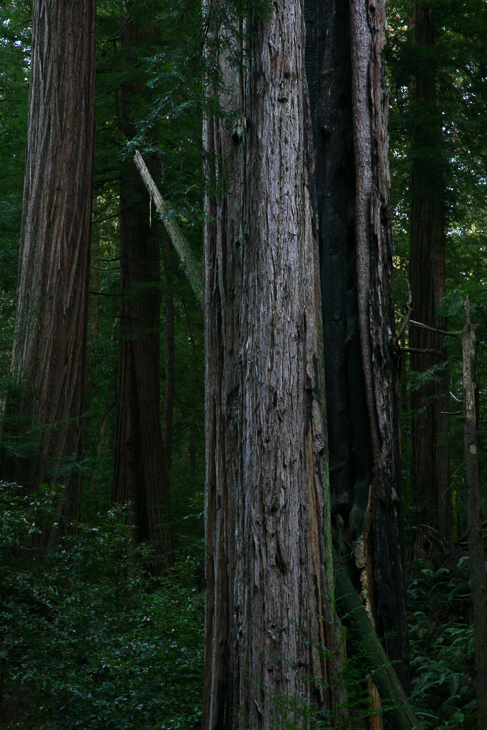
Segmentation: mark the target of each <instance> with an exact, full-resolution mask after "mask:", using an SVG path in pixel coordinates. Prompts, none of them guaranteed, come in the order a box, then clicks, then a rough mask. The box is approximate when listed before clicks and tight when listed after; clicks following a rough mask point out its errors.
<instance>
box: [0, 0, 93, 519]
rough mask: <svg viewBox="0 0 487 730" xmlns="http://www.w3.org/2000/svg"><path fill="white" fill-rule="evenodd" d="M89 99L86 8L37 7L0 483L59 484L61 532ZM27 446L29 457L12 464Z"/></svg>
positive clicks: (70, 452)
mask: <svg viewBox="0 0 487 730" xmlns="http://www.w3.org/2000/svg"><path fill="white" fill-rule="evenodd" d="M94 91H95V0H82V1H80V2H77V3H73V2H68V1H67V0H59V2H56V3H52V2H46V0H35V1H34V5H33V13H32V63H31V86H30V100H29V130H28V142H27V159H26V174H25V187H24V209H23V220H22V233H21V243H20V266H19V283H18V295H17V319H16V328H15V343H14V348H13V355H12V375H13V379H14V383H15V388H16V392H15V393H12V394H11V396H10V397H9V403H8V407H7V416H6V420H5V423H4V431H3V440H4V445H5V449H4V452H3V454H2V458H1V467H0V471H1V476H2V478H3V479H8V480H13V481H16V482H18V483H19V484H24V485H28V486H30V487H37V486H38V485H39V484H42V483H47V484H50V485H55V484H64V485H65V487H66V494H65V504H64V518H65V520H67V521H72V520H76V519H77V518H78V517H79V509H80V498H81V480H80V475H79V470H77V469H76V468H74V466H75V462H79V460H80V459H81V458H82V449H83V414H84V410H85V399H86V339H87V309H88V272H89V251H90V234H91V209H92V168H93V138H94ZM15 442H16V443H17V445H18V446H20V448H19V449H17V453H16V443H15ZM26 444H28V445H29V446H32V449H33V450H32V452H31V453H28V454H27V453H26V452H25V451H24V453H22V448H25V446H26ZM64 527H66V524H65V525H64ZM64 527H61V529H64Z"/></svg>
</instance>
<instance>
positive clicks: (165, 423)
mask: <svg viewBox="0 0 487 730" xmlns="http://www.w3.org/2000/svg"><path fill="white" fill-rule="evenodd" d="M162 252H163V257H164V276H165V284H166V289H165V293H164V310H165V348H164V352H165V359H166V386H165V389H164V414H163V419H162V441H163V444H164V454H165V460H166V469H167V470H168V471H169V470H170V469H171V464H172V434H173V421H174V367H175V359H176V340H175V334H174V297H173V293H172V286H173V276H172V264H171V244H170V241H169V236H168V235H167V233H166V232H164V234H163V237H162Z"/></svg>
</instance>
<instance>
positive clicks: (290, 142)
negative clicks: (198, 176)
mask: <svg viewBox="0 0 487 730" xmlns="http://www.w3.org/2000/svg"><path fill="white" fill-rule="evenodd" d="M243 30H244V33H245V35H246V37H247V39H248V41H247V43H248V48H247V49H246V51H247V54H246V57H245V69H244V68H243V63H242V55H241V53H239V50H238V44H237V41H235V43H234V42H233V40H232V39H231V38H230V39H229V43H230V49H229V50H228V51H227V53H226V54H225V55H223V56H220V59H219V61H220V68H221V71H222V74H223V76H224V88H225V92H224V93H221V94H220V102H221V104H222V107H223V112H224V113H229V114H231V113H237V114H238V118H237V120H236V123H235V125H234V126H233V128H232V126H231V125H229V124H228V123H227V122H226V121H225V117H224V116H223V115H222V117H211V118H208V119H207V120H206V121H205V126H204V140H205V147H206V152H207V159H208V160H209V161H211V163H214V167H213V168H212V169H211V171H210V173H211V179H210V180H209V185H210V189H211V190H215V189H217V191H218V192H217V193H216V194H213V195H210V194H208V196H207V198H206V212H207V214H208V215H207V222H206V224H205V234H204V251H205V292H206V295H205V349H206V504H205V514H206V541H207V556H206V578H207V604H206V659H205V703H204V727H205V728H206V730H209V729H210V728H211V730H214V729H215V728H218V730H224V729H225V728H238V727H241V726H242V723H245V725H246V726H256V727H259V728H261V729H262V730H270V729H271V728H276V727H280V726H284V724H285V720H287V721H289V722H293V721H294V722H296V723H298V725H299V726H301V725H303V726H304V725H305V724H306V722H305V720H304V719H303V718H302V717H301V718H300V717H299V711H298V710H296V709H293V708H292V707H291V708H290V709H289V711H288V712H286V710H285V709H283V708H282V703H280V702H279V698H282V697H285V698H302V700H303V702H308V701H314V700H316V703H317V707H323V706H324V705H325V704H326V700H325V697H324V689H323V684H322V681H323V680H324V679H325V676H326V666H325V662H324V658H323V656H322V655H320V653H319V651H318V650H317V648H316V647H323V646H324V643H325V630H326V628H325V627H326V622H323V621H322V618H321V617H325V618H328V619H329V620H331V613H330V607H329V604H328V601H327V596H328V594H329V590H330V587H329V586H328V585H327V583H326V574H325V570H324V566H325V562H326V561H327V560H330V559H331V555H328V556H327V555H325V551H324V538H323V531H324V526H323V514H324V513H323V491H324V487H323V465H322V460H323V456H324V446H325V440H324V433H323V424H322V416H321V409H322V404H321V396H320V392H319V361H320V353H319V349H318V348H319V343H318V335H317V332H318V320H319V317H320V312H319V309H320V299H319V296H320V295H319V279H318V271H317V270H316V257H315V251H314V247H315V234H314V227H313V220H314V216H313V211H312V203H311V200H310V192H309V191H310V186H311V180H310V174H309V168H308V160H309V158H308V155H307V143H308V140H307V137H306V135H307V132H306V126H307V125H306V116H307V113H308V112H307V93H306V83H305V69H304V46H305V38H304V19H303V15H302V7H301V3H300V2H281V3H275V4H274V8H273V9H272V10H271V11H269V15H268V16H267V17H266V19H265V20H263V21H262V22H261V23H259V24H258V25H253V24H251V23H245V27H244V29H243ZM228 35H229V32H228ZM228 35H227V39H228ZM223 40H224V32H223V31H220V42H223ZM233 51H235V53H236V56H237V59H238V58H239V56H240V59H239V63H237V64H236V63H231V62H229V61H230V60H231V59H230V58H229V56H230V54H231V53H232V52H233ZM225 116H226V115H225ZM226 118H227V119H228V116H226ZM328 626H329V627H330V626H331V624H328ZM329 638H330V641H331V638H332V637H329ZM326 640H327V641H328V638H327V639H326ZM310 676H313V677H314V678H315V682H312V681H310ZM280 706H281V710H280V709H279V707H280Z"/></svg>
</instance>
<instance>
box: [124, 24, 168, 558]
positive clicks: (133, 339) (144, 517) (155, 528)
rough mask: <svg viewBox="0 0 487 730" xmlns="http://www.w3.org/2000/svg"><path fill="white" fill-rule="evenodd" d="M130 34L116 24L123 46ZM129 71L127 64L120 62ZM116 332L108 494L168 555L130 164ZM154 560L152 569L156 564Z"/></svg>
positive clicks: (154, 267)
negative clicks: (127, 508)
mask: <svg viewBox="0 0 487 730" xmlns="http://www.w3.org/2000/svg"><path fill="white" fill-rule="evenodd" d="M136 37H137V33H136V29H135V27H134V25H133V23H132V22H131V21H130V20H129V19H127V20H126V22H125V23H124V25H123V31H122V43H123V45H124V46H125V47H126V48H127V49H128V53H130V49H131V48H132V47H133V45H134V44H135V41H136ZM128 67H129V69H131V70H132V72H133V62H132V61H131V60H130V58H129V60H128ZM137 91H139V88H138V85H137V83H132V82H127V83H126V84H124V86H123V88H122V99H123V115H124V119H125V120H127V122H126V128H125V132H126V134H127V135H128V136H133V134H134V129H133V127H132V123H131V119H132V101H133V98H134V96H135V95H136V93H137ZM120 253H121V288H122V292H123V295H124V296H123V300H122V304H121V310H120V320H121V338H120V349H119V361H118V382H117V413H116V424H115V467H114V478H113V493H112V496H113V500H114V501H115V502H120V503H125V502H131V504H132V508H131V510H132V511H131V521H132V523H133V526H134V531H135V539H136V543H139V542H141V541H143V540H150V541H151V542H152V543H153V545H154V547H155V549H156V554H157V555H158V556H159V557H161V556H163V557H164V560H165V561H167V560H170V559H171V538H170V508H169V493H168V485H167V480H166V472H165V463H164V448H163V440H162V429H161V414H160V393H159V388H160V334H159V332H160V308H161V293H160V251H159V241H158V238H157V237H156V236H155V235H154V232H153V231H152V230H151V227H150V223H149V196H148V195H147V193H146V190H145V188H144V185H143V184H142V182H141V181H140V178H139V177H138V175H137V174H136V172H135V170H133V169H132V167H131V166H130V167H129V168H127V169H126V170H124V171H123V174H122V190H121V196H120ZM160 567H161V563H158V564H157V566H156V570H158V569H160Z"/></svg>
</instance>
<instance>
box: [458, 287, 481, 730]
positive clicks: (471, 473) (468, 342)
mask: <svg viewBox="0 0 487 730" xmlns="http://www.w3.org/2000/svg"><path fill="white" fill-rule="evenodd" d="M465 319H466V322H465V328H464V330H463V334H462V352H463V427H464V428H463V430H464V441H465V466H466V473H467V490H468V547H469V553H470V574H471V583H472V602H473V621H474V645H475V671H476V674H477V678H476V679H477V682H476V685H477V728H478V730H484V728H485V727H487V614H486V611H485V607H486V605H487V580H486V576H485V549H484V538H483V534H482V493H481V489H480V468H479V444H478V438H477V413H476V409H477V404H476V397H475V395H476V380H477V373H476V361H475V360H476V356H475V333H474V331H473V328H472V325H471V323H470V312H469V304H468V299H467V301H466V302H465Z"/></svg>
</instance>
